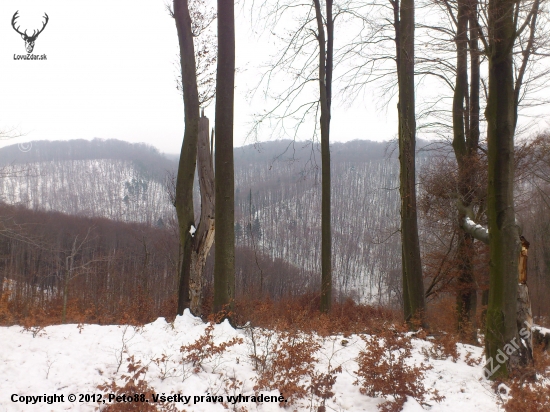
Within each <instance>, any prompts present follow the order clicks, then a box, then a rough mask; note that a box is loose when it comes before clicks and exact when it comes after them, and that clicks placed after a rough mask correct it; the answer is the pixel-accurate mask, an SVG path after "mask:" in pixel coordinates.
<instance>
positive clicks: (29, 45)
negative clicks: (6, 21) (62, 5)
mask: <svg viewBox="0 0 550 412" xmlns="http://www.w3.org/2000/svg"><path fill="white" fill-rule="evenodd" d="M17 13H19V10H17V11H16V12H15V14H14V15H13V17H12V19H11V25H12V27H13V29H14V30H15V31H16V32H17V33H19V34H20V35H21V37H22V38H23V40H25V48H26V49H27V53H32V51H33V49H34V42H35V41H36V38H37V37H38V35H39V34H40V33H42V31H43V30H44V28H45V27H46V24H48V20H49V19H50V18H49V17H48V15H47V14H46V13H44V18H45V19H46V21H45V22H44V23H43V25H42V28H41V29H40V30H38V31H36V30H34V31H33V33H32V35H31V36H29V35H28V34H27V30H25V32H24V33H21V32H20V31H19V26H17V27H15V20H16V19H17V18H18V17H19V16H18V15H17Z"/></svg>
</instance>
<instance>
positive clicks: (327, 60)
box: [313, 0, 334, 312]
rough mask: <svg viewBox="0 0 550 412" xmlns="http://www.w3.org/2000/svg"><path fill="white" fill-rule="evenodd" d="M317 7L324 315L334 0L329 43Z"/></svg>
mask: <svg viewBox="0 0 550 412" xmlns="http://www.w3.org/2000/svg"><path fill="white" fill-rule="evenodd" d="M313 2H314V4H315V20H316V21H317V35H316V37H317V42H318V43H319V104H320V106H321V117H320V126H321V176H322V178H321V179H322V180H321V312H329V311H330V307H331V300H332V299H331V297H332V235H331V221H330V206H331V201H330V147H329V141H330V103H331V98H332V65H333V51H334V20H333V18H332V0H326V26H327V32H326V40H325V27H324V24H323V21H324V19H323V14H322V12H321V4H320V0H313Z"/></svg>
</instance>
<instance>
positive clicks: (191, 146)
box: [173, 0, 199, 315]
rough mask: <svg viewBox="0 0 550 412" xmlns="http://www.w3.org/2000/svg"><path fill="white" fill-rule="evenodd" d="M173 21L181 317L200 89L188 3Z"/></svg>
mask: <svg viewBox="0 0 550 412" xmlns="http://www.w3.org/2000/svg"><path fill="white" fill-rule="evenodd" d="M173 14H174V19H175V20H176V28H177V31H178V41H179V47H180V63H181V78H182V85H183V104H184V116H185V132H184V135H183V144H182V146H181V153H180V162H179V166H178V176H177V180H176V199H175V205H176V214H177V216H178V226H179V233H180V234H179V235H180V247H181V251H182V265H181V271H180V279H179V288H178V314H179V315H181V314H183V311H184V309H185V308H187V307H189V278H190V273H191V252H192V248H193V234H194V230H192V228H194V225H195V212H194V210H193V181H194V177H195V167H196V163H197V144H198V136H199V94H198V88H197V74H196V73H197V68H196V63H195V47H194V44H193V33H192V30H191V17H190V15H189V5H188V2H187V0H174V10H173Z"/></svg>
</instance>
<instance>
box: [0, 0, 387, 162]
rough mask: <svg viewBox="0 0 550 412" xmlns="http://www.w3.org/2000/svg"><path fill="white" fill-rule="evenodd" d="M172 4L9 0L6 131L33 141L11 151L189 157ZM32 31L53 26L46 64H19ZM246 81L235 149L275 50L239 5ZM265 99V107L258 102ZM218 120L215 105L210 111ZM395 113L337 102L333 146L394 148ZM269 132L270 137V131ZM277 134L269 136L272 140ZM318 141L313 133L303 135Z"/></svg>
mask: <svg viewBox="0 0 550 412" xmlns="http://www.w3.org/2000/svg"><path fill="white" fill-rule="evenodd" d="M165 2H166V0H147V1H129V0H95V1H93V2H84V1H79V0H76V1H67V0H65V1H59V0H41V1H38V0H26V1H20V0H19V1H15V0H2V1H1V2H0V72H1V73H2V75H1V76H0V96H1V97H0V130H11V129H15V130H16V131H17V132H19V133H22V134H24V136H23V137H20V138H18V139H11V140H9V141H2V142H0V145H1V146H5V145H8V144H13V143H19V142H24V141H30V140H40V139H51V140H54V139H80V138H83V139H92V138H95V137H100V138H105V139H107V138H116V139H121V140H126V141H130V142H147V143H150V144H152V145H154V146H156V147H157V148H159V149H160V150H161V151H163V152H167V153H177V152H179V150H180V147H181V142H182V137H183V130H184V123H183V103H182V98H181V95H180V94H179V92H178V91H177V90H176V83H175V78H176V73H177V66H176V64H175V63H176V61H177V54H178V43H177V37H176V28H175V24H174V21H173V19H171V18H170V17H169V16H168V15H167V12H166V10H165ZM17 10H19V16H20V17H19V19H18V20H17V22H18V25H20V27H21V30H24V29H28V33H29V34H30V33H32V32H33V30H34V29H38V28H40V27H41V25H42V21H43V17H42V16H43V13H44V12H46V13H47V14H48V16H49V22H48V25H47V27H46V28H45V29H44V31H43V32H42V33H41V34H40V35H39V37H38V38H37V40H36V44H35V48H34V51H33V54H37V55H41V54H46V56H47V60H45V61H25V60H14V54H22V55H24V54H26V51H25V43H24V41H23V40H22V38H21V36H19V35H18V34H17V33H16V32H15V31H14V29H13V28H12V26H11V19H12V16H13V14H14V13H15V12H16V11H17ZM237 27H238V33H237V51H236V53H237V70H238V73H237V78H236V110H235V145H236V146H240V145H243V144H245V143H251V141H250V140H249V141H246V142H245V137H246V135H247V133H248V132H249V131H250V122H251V120H252V118H251V115H252V113H253V112H254V110H257V109H258V107H259V104H261V102H260V103H258V101H256V102H255V104H254V107H251V105H250V104H249V103H248V102H247V100H246V97H245V95H246V93H247V92H248V91H249V90H250V88H251V87H252V86H253V85H254V84H255V80H256V79H257V70H256V69H255V68H256V67H257V66H259V65H260V64H261V63H262V62H265V60H266V59H267V58H268V56H269V52H270V51H274V49H270V48H271V47H272V45H270V43H269V42H268V41H265V40H263V41H260V42H258V41H256V40H255V37H254V36H253V35H252V34H251V33H252V31H251V29H250V15H243V13H241V11H240V8H239V7H237ZM257 100H258V99H257ZM206 115H207V116H209V117H210V118H211V119H212V120H213V117H214V113H213V107H208V108H207V109H206ZM395 115H396V113H394V110H390V111H389V112H388V113H387V114H386V112H385V111H379V110H376V108H375V105H374V103H370V102H359V103H356V104H355V105H354V107H353V108H350V107H346V105H345V104H344V103H337V104H336V106H335V107H334V109H333V116H332V121H331V129H332V135H331V139H332V141H346V140H352V139H357V138H362V139H365V138H368V139H372V140H385V139H390V138H393V137H394V135H395V132H396V123H395ZM264 131H265V130H264ZM268 134H269V133H267V131H266V133H264V135H262V136H260V139H262V140H269V139H270V138H271V136H269V135H268ZM299 137H301V138H303V139H307V138H310V137H311V134H310V133H307V134H306V133H304V135H303V136H299Z"/></svg>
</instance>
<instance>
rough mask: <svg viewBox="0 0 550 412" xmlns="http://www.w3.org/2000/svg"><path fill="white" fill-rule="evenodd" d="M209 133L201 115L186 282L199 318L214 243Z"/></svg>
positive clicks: (194, 311) (205, 118)
mask: <svg viewBox="0 0 550 412" xmlns="http://www.w3.org/2000/svg"><path fill="white" fill-rule="evenodd" d="M209 130H210V126H209V122H208V118H207V117H205V116H204V114H203V115H202V116H201V118H200V121H199V145H198V146H199V147H198V153H197V156H198V172H199V186H200V191H201V217H200V222H199V225H198V227H197V232H196V233H195V238H194V242H193V250H192V252H191V274H190V279H189V293H190V296H189V298H190V306H189V309H190V310H191V313H192V314H193V315H195V316H201V315H202V285H203V281H202V280H203V271H204V266H205V264H206V258H207V257H208V253H209V252H210V248H211V247H212V244H213V243H214V230H215V228H214V207H215V203H216V202H215V193H214V168H213V165H212V156H211V153H210V144H209V143H210V142H209V138H208V132H209Z"/></svg>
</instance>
